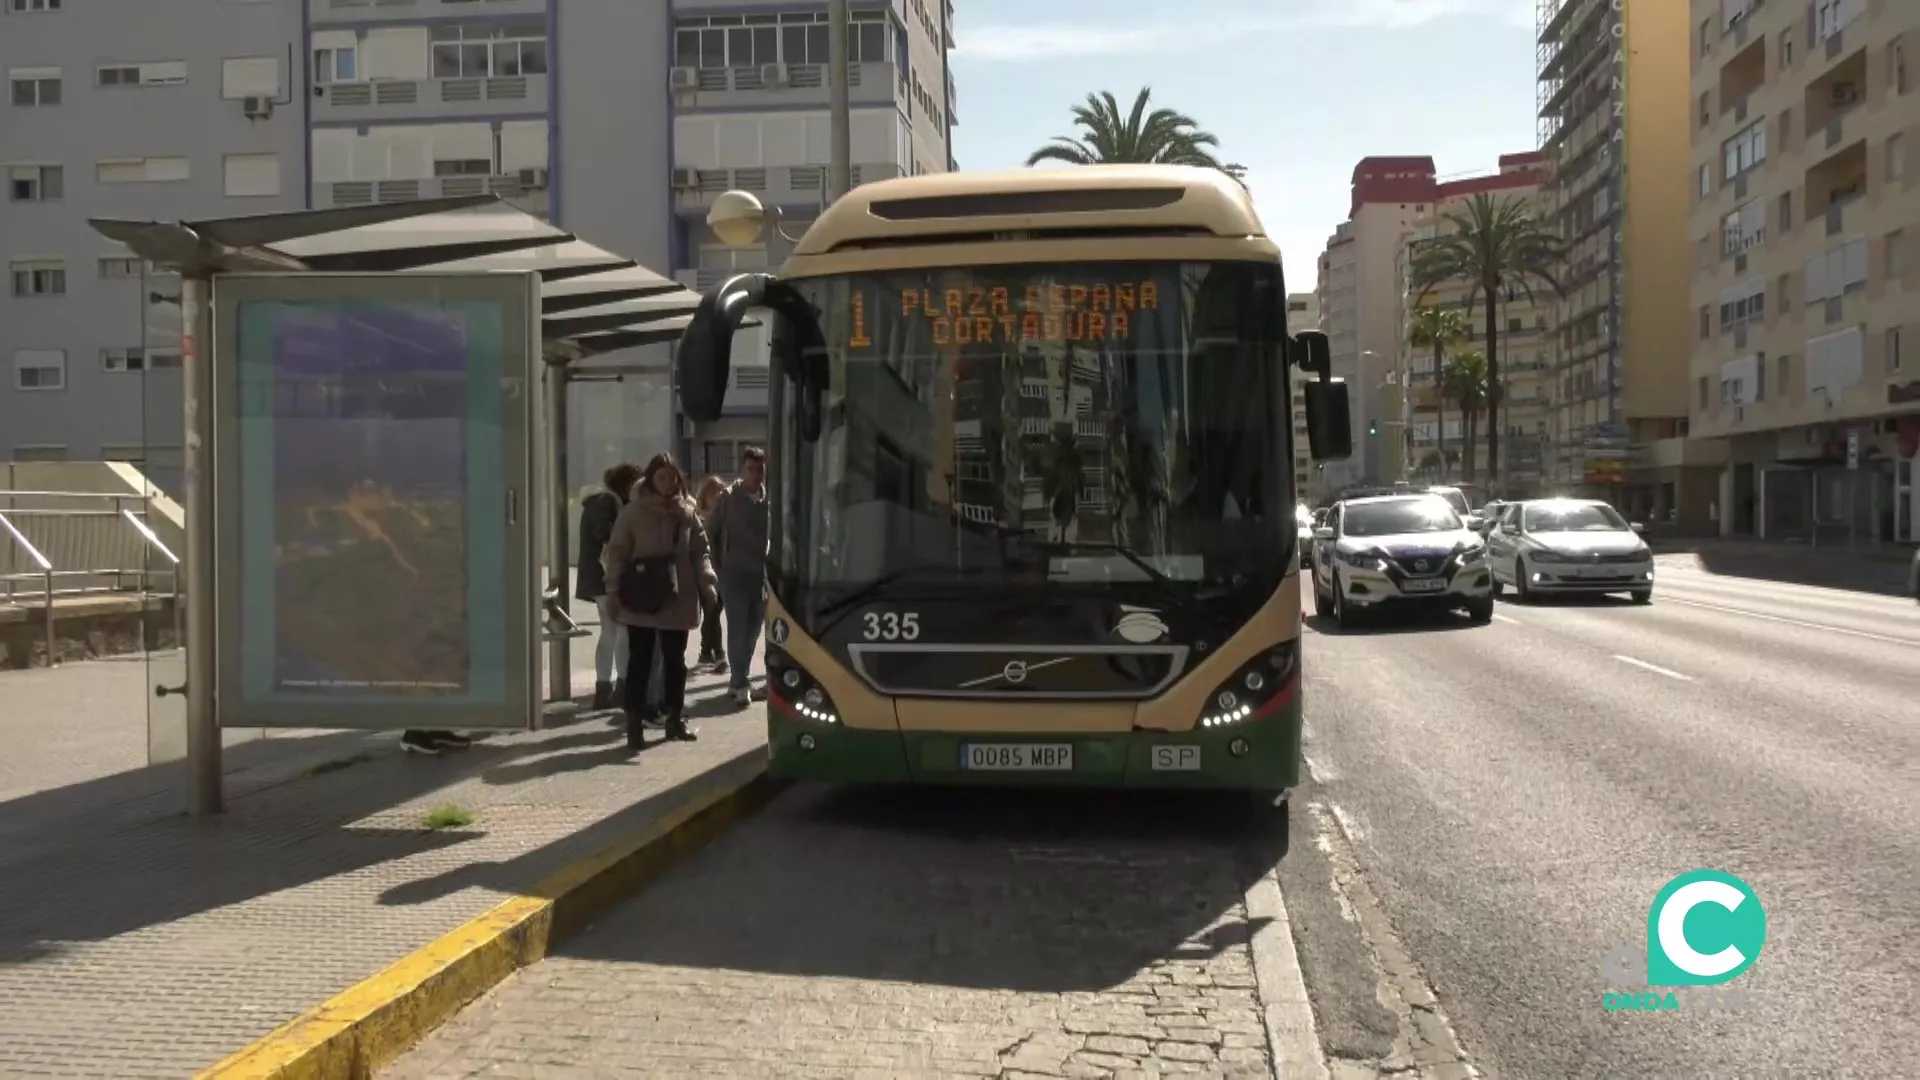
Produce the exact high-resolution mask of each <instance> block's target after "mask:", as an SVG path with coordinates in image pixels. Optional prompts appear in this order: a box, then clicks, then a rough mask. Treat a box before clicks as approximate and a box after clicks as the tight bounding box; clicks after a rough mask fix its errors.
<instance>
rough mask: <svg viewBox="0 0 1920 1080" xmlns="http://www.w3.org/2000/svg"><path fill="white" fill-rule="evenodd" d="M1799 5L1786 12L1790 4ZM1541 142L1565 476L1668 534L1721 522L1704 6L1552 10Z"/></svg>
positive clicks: (1547, 0)
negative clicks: (1695, 361) (1701, 67)
mask: <svg viewBox="0 0 1920 1080" xmlns="http://www.w3.org/2000/svg"><path fill="white" fill-rule="evenodd" d="M1779 2H1782V3H1784V2H1785V0H1779ZM1536 10H1537V19H1538V22H1537V35H1536V38H1537V50H1536V59H1537V65H1538V67H1537V74H1538V101H1537V104H1538V106H1539V109H1538V112H1539V116H1540V145H1541V148H1542V149H1543V150H1545V151H1546V152H1547V155H1548V159H1549V162H1550V165H1551V172H1550V183H1549V186H1548V198H1549V204H1550V206H1551V208H1552V215H1553V217H1552V220H1553V222H1554V223H1555V224H1556V225H1557V227H1558V229H1559V231H1560V233H1561V235H1562V238H1563V239H1564V240H1565V241H1566V243H1567V245H1568V249H1569V257H1568V261H1567V265H1566V266H1565V267H1564V268H1563V272H1562V273H1563V277H1564V284H1565V286H1566V295H1565V297H1564V298H1563V299H1561V300H1559V301H1558V303H1557V304H1556V305H1555V307H1556V310H1555V314H1554V317H1553V319H1552V320H1551V321H1552V325H1553V327H1554V329H1555V341H1554V343H1553V345H1554V347H1553V350H1552V358H1551V365H1552V366H1551V375H1552V383H1553V406H1552V412H1551V416H1550V419H1549V425H1548V434H1549V435H1550V437H1551V440H1552V441H1551V451H1550V456H1549V459H1548V476H1549V478H1550V480H1551V481H1552V482H1553V483H1554V484H1556V485H1557V486H1559V487H1561V488H1563V489H1570V490H1584V491H1586V492H1588V493H1590V494H1594V495H1600V496H1604V497H1607V498H1609V499H1611V500H1613V501H1614V502H1615V503H1616V505H1618V506H1619V507H1620V508H1621V509H1622V510H1623V511H1626V512H1628V513H1629V514H1630V515H1631V516H1633V517H1634V518H1635V519H1636V520H1645V521H1647V522H1649V524H1650V525H1651V526H1653V527H1655V529H1656V531H1697V530H1699V529H1701V528H1702V527H1703V526H1704V525H1705V523H1706V522H1708V520H1709V519H1710V515H1711V513H1712V512H1713V511H1712V488H1713V486H1714V477H1715V475H1716V474H1717V469H1718V459H1717V458H1716V457H1715V451H1714V450H1713V449H1712V447H1710V446H1708V445H1706V444H1701V443H1695V442H1689V441H1687V440H1686V439H1685V435H1686V434H1687V431H1688V423H1689V419H1688V390H1689V372H1688V365H1687V364H1686V363H1685V362H1684V361H1683V360H1681V357H1684V356H1687V355H1689V352H1690V348H1691V335H1690V333H1689V331H1690V330H1691V326H1690V322H1689V318H1690V311H1689V309H1688V303H1687V297H1688V290H1689V278H1690V276H1691V275H1690V272H1689V270H1688V266H1689V262H1690V258H1689V257H1690V252H1689V250H1688V245H1687V240H1686V238H1687V236H1688V233H1687V220H1688V213H1689V208H1690V206H1691V201H1692V200H1691V193H1690V191H1689V190H1688V187H1689V184H1690V183H1691V178H1690V177H1689V176H1687V175H1686V174H1685V171H1684V170H1681V169H1676V168H1673V167H1672V165H1671V163H1672V162H1675V161H1680V160H1684V159H1685V158H1686V156H1687V155H1688V153H1689V152H1690V147H1691V140H1692V125H1691V122H1690V112H1691V107H1690V102H1691V100H1692V99H1690V98H1689V97H1688V95H1687V89H1686V87H1687V84H1688V72H1689V70H1690V69H1689V66H1688V58H1687V49H1688V44H1687V43H1688V41H1689V37H1690V35H1689V31H1688V28H1687V27H1686V26H1682V25H1681V20H1682V19H1687V18H1689V6H1688V5H1686V4H1677V3H1674V2H1673V0H1538V3H1537V8H1536Z"/></svg>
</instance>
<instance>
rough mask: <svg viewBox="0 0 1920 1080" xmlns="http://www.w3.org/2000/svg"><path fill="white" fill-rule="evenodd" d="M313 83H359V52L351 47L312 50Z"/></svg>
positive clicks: (342, 46) (356, 48) (354, 47)
mask: <svg viewBox="0 0 1920 1080" xmlns="http://www.w3.org/2000/svg"><path fill="white" fill-rule="evenodd" d="M313 81H314V82H316V83H320V84H322V85H325V84H328V83H350V82H359V81H360V50H359V48H358V47H356V46H353V45H341V46H338V47H336V48H330V49H315V50H313Z"/></svg>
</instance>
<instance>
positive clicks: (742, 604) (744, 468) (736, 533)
mask: <svg viewBox="0 0 1920 1080" xmlns="http://www.w3.org/2000/svg"><path fill="white" fill-rule="evenodd" d="M707 527H708V529H709V530H710V531H711V533H712V536H713V562H714V569H716V570H718V571H719V574H720V603H721V606H722V608H723V609H724V613H725V615H726V620H727V630H726V633H727V662H728V665H729V666H730V668H731V670H730V671H729V672H728V677H727V689H728V691H729V692H730V693H731V694H732V695H733V703H734V705H735V706H737V707H739V708H743V709H744V708H746V707H747V704H748V703H749V702H753V701H763V700H765V699H766V690H765V689H764V688H759V689H756V688H754V687H753V686H752V685H751V683H750V682H749V681H748V679H747V673H748V672H749V671H751V670H752V669H753V650H754V648H755V646H757V645H758V644H759V641H760V624H761V623H762V622H764V621H765V620H766V617H767V593H766V581H767V454H766V451H764V450H762V449H760V448H759V447H757V446H749V447H747V448H746V449H745V450H743V451H741V453H740V477H739V479H737V480H735V481H734V482H733V483H732V484H730V485H728V487H727V490H726V491H724V492H722V493H721V495H720V501H719V502H718V504H716V505H715V506H714V508H713V517H712V518H711V519H709V521H708V524H707Z"/></svg>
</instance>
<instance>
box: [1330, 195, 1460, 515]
mask: <svg viewBox="0 0 1920 1080" xmlns="http://www.w3.org/2000/svg"><path fill="white" fill-rule="evenodd" d="M1352 184H1353V199H1352V203H1351V205H1350V206H1349V208H1348V212H1347V220H1346V221H1344V222H1342V223H1341V224H1340V225H1339V226H1338V227H1337V228H1336V229H1335V230H1334V233H1333V236H1331V237H1330V238H1328V240H1327V247H1326V250H1325V251H1324V252H1323V253H1322V254H1321V256H1320V266H1319V281H1318V283H1317V288H1316V292H1317V294H1318V297H1319V301H1320V315H1321V318H1322V320H1323V321H1324V323H1325V330H1326V332H1327V339H1328V341H1327V344H1328V347H1329V349H1330V351H1331V352H1332V354H1333V367H1334V373H1335V374H1336V375H1338V376H1340V377H1342V378H1345V379H1346V380H1347V382H1348V384H1349V390H1348V393H1349V394H1350V395H1351V397H1352V401H1353V413H1352V416H1353V448H1354V453H1353V457H1352V458H1351V459H1350V460H1348V461H1344V462H1328V463H1327V468H1326V469H1325V470H1323V476H1324V479H1325V482H1326V483H1328V484H1330V485H1331V486H1333V487H1334V488H1335V489H1338V488H1339V487H1342V486H1345V485H1348V484H1353V483H1383V482H1388V481H1392V480H1397V479H1400V478H1401V476H1402V474H1403V473H1404V471H1405V464H1406V463H1405V461H1404V457H1405V455H1404V452H1403V450H1402V445H1403V440H1401V439H1399V438H1395V437H1391V436H1389V435H1388V434H1387V432H1389V431H1390V430H1391V431H1399V430H1402V428H1401V427H1400V425H1401V424H1403V423H1404V418H1403V417H1402V416H1401V415H1400V413H1401V411H1402V410H1401V408H1400V405H1399V401H1400V397H1399V392H1398V387H1397V386H1395V385H1393V384H1391V383H1390V382H1389V381H1388V377H1389V376H1390V375H1392V374H1393V370H1394V367H1393V365H1394V363H1395V361H1396V359H1397V357H1398V355H1399V344H1398V339H1399V336H1400V323H1399V309H1400V306H1401V294H1402V292H1403V291H1404V290H1402V289H1401V287H1400V279H1399V277H1398V276H1397V275H1396V266H1397V264H1398V260H1399V258H1400V254H1401V247H1402V242H1401V237H1402V236H1403V235H1404V234H1405V232H1406V230H1407V229H1408V227H1410V226H1411V225H1412V224H1413V223H1414V222H1415V221H1416V220H1418V219H1419V218H1421V217H1423V216H1425V215H1426V214H1428V213H1429V212H1430V210H1429V208H1430V206H1431V204H1432V202H1433V193H1434V191H1435V189H1436V187H1437V184H1438V181H1437V180H1436V178H1435V175H1434V165H1433V159H1432V158H1431V157H1367V158H1362V159H1360V162H1359V164H1357V165H1355V166H1354V168H1353V182H1352ZM1369 432H1372V434H1371V435H1370V434H1369Z"/></svg>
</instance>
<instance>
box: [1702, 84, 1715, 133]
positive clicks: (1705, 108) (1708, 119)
mask: <svg viewBox="0 0 1920 1080" xmlns="http://www.w3.org/2000/svg"><path fill="white" fill-rule="evenodd" d="M1712 101H1713V96H1712V94H1711V93H1710V92H1709V91H1706V90H1702V91H1701V92H1700V126H1701V127H1703V128H1704V127H1709V126H1711V125H1712V124H1713V106H1712Z"/></svg>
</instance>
